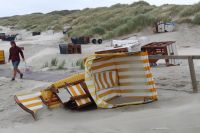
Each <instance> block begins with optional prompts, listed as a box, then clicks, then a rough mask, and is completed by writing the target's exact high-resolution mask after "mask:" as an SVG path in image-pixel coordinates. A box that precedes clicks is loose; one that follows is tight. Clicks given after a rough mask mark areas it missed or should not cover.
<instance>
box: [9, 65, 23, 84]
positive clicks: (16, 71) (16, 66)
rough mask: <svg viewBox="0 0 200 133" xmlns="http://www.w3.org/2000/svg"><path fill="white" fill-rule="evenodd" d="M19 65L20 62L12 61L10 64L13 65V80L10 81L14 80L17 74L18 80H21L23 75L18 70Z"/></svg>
mask: <svg viewBox="0 0 200 133" xmlns="http://www.w3.org/2000/svg"><path fill="white" fill-rule="evenodd" d="M19 63H20V61H13V62H12V64H13V78H12V81H14V80H15V77H16V75H17V73H19V74H20V78H21V79H22V78H23V74H22V73H21V72H20V70H19V69H18V66H19Z"/></svg>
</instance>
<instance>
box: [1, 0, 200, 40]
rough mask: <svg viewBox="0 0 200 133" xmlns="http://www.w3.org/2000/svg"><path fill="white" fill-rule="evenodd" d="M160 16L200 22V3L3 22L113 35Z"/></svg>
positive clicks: (66, 13) (30, 27) (133, 6)
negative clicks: (68, 28) (68, 26)
mask: <svg viewBox="0 0 200 133" xmlns="http://www.w3.org/2000/svg"><path fill="white" fill-rule="evenodd" d="M157 20H173V21H176V22H177V23H192V24H198V25H200V3H197V4H194V5H168V4H167V5H162V6H154V5H150V4H149V3H147V2H144V1H140V2H135V3H133V4H130V5H128V4H116V5H113V6H111V7H100V8H92V9H89V8H86V9H84V10H73V11H68V10H64V11H55V12H50V13H47V14H42V13H34V14H29V15H23V16H12V17H6V18H0V25H3V26H8V25H14V26H16V27H18V28H22V29H27V30H32V31H44V30H49V29H53V30H55V31H61V30H62V29H63V27H64V26H65V25H71V26H72V28H73V29H72V30H71V31H70V34H71V35H76V36H80V35H100V36H103V38H105V39H109V38H112V37H118V36H121V35H126V34H129V33H133V32H136V31H140V30H141V29H143V28H145V27H149V26H152V25H153V23H154V22H156V21H157Z"/></svg>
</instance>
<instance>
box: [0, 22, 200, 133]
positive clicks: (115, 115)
mask: <svg viewBox="0 0 200 133" xmlns="http://www.w3.org/2000/svg"><path fill="white" fill-rule="evenodd" d="M20 32H21V33H23V35H24V37H23V39H22V40H21V41H18V42H17V44H19V46H23V47H24V48H25V56H26V60H27V63H28V65H30V66H32V67H33V69H34V71H42V70H44V71H47V72H49V73H63V72H65V73H69V72H72V71H73V72H74V73H77V71H81V70H78V68H74V67H73V65H72V64H73V63H75V62H76V61H77V60H78V59H80V58H82V57H86V56H87V55H90V54H91V53H93V52H94V51H96V50H101V49H105V48H106V47H108V46H109V45H110V41H106V42H104V44H103V45H91V44H90V45H84V46H83V54H81V55H78V54H77V55H60V54H59V49H58V44H59V42H60V40H62V38H63V35H62V34H61V33H56V34H53V33H52V32H50V31H49V32H46V33H43V34H42V35H41V36H36V37H32V36H31V35H30V33H28V32H26V31H20ZM199 33H200V27H199V26H190V25H180V26H179V27H178V28H177V31H175V32H171V33H162V34H153V33H152V32H151V31H150V30H149V29H147V30H144V31H142V32H140V33H137V36H139V37H145V38H147V40H148V41H149V42H152V41H168V40H171V41H176V44H177V46H178V52H179V54H181V55H185V54H187V55H193V54H195V55H198V54H199V52H200V45H199V42H200V38H199ZM130 36H132V35H130ZM0 49H4V50H5V52H6V56H7V55H8V49H9V44H8V43H5V42H0ZM55 57H57V58H58V59H59V60H60V61H62V60H66V62H67V63H66V65H65V67H66V68H67V69H65V70H56V69H55V70H53V71H52V70H49V69H43V68H42V66H43V65H44V63H45V62H47V61H50V60H51V59H52V58H55ZM22 64H23V63H22ZM8 66H9V65H8V64H7V65H1V66H0V72H1V71H3V70H4V69H7V67H8ZM195 67H196V72H197V79H200V69H199V67H200V63H199V61H195ZM152 72H153V74H154V77H155V80H156V83H157V88H158V96H159V100H158V101H156V102H153V103H150V104H145V105H137V106H135V105H133V106H125V107H121V108H116V109H98V110H90V111H84V112H80V111H71V110H67V109H63V108H59V109H54V110H47V109H43V110H41V111H39V112H38V121H34V120H33V119H32V117H31V116H30V115H29V114H27V113H26V112H24V111H23V110H22V109H21V108H19V107H18V106H17V105H15V103H14V100H13V95H14V94H16V93H17V92H19V91H30V90H34V89H38V88H43V87H45V86H48V85H49V84H51V83H50V82H42V81H32V80H26V79H24V80H20V79H17V81H16V82H10V79H9V78H5V77H0V101H1V102H0V132H1V133H25V132H30V133H35V132H38V133H42V132H49V133H55V132H61V133H93V132H94V133H121V132H125V133H126V132H127V133H128V132H130V133H133V132H134V133H188V132H190V133H198V132H199V131H200V111H199V110H200V94H199V93H197V94H193V93H192V87H191V81H190V76H189V69H188V66H187V61H183V60H182V61H181V66H174V67H165V66H163V65H160V66H158V67H156V68H152Z"/></svg>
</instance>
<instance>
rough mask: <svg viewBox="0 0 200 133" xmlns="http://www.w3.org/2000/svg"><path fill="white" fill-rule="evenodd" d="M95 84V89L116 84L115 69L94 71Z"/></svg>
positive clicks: (116, 75)
mask: <svg viewBox="0 0 200 133" xmlns="http://www.w3.org/2000/svg"><path fill="white" fill-rule="evenodd" d="M94 77H95V86H96V88H97V90H103V89H107V88H112V87H115V86H118V83H119V82H118V74H117V71H105V72H100V73H95V74H94Z"/></svg>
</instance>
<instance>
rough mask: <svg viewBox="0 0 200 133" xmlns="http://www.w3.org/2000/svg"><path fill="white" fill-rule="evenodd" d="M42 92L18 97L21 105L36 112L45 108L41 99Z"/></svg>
mask: <svg viewBox="0 0 200 133" xmlns="http://www.w3.org/2000/svg"><path fill="white" fill-rule="evenodd" d="M40 96H41V92H36V93H31V94H23V95H16V97H17V99H18V101H19V103H21V104H22V105H23V106H24V107H25V108H27V109H29V110H31V111H33V112H36V111H37V110H39V109H41V108H43V102H42V100H41V98H40Z"/></svg>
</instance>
